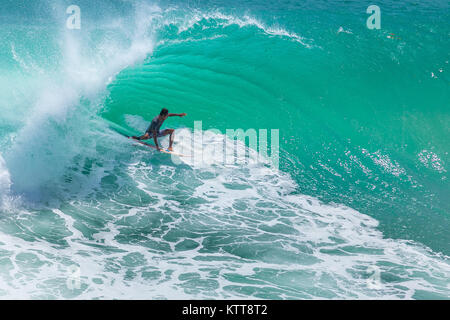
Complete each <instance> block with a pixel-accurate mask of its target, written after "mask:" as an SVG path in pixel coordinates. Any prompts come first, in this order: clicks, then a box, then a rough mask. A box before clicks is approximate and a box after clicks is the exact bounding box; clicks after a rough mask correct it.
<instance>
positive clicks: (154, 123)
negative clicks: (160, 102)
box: [146, 116, 164, 137]
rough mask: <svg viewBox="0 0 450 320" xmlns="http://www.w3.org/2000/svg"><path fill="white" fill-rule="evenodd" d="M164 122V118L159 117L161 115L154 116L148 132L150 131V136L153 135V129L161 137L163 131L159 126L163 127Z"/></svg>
mask: <svg viewBox="0 0 450 320" xmlns="http://www.w3.org/2000/svg"><path fill="white" fill-rule="evenodd" d="M163 122H164V120H161V119H159V116H156V117H154V118H153V120H152V122H151V123H150V126H149V127H148V129H147V131H146V133H148V134H149V135H150V137H153V131H156V136H157V137H161V136H162V134H163V132H162V131H160V130H159V128H161V125H162V124H163Z"/></svg>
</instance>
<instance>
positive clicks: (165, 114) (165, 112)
mask: <svg viewBox="0 0 450 320" xmlns="http://www.w3.org/2000/svg"><path fill="white" fill-rule="evenodd" d="M159 116H160V117H161V118H163V119H166V118H167V117H168V116H169V110H167V109H166V108H162V109H161V112H160V113H159Z"/></svg>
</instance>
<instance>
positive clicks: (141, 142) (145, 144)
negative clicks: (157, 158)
mask: <svg viewBox="0 0 450 320" xmlns="http://www.w3.org/2000/svg"><path fill="white" fill-rule="evenodd" d="M119 133H120V134H121V135H123V136H124V137H126V138H128V139H130V140H132V141H134V142H137V143H139V144H141V145H143V146H146V147H149V148H153V149H155V150H156V146H153V145H151V144H148V143H145V142H143V141H141V140H136V139H133V138H132V137H130V136H127V135H126V134H123V133H121V132H119ZM159 151H161V152H162V153H167V154H171V155H174V156H178V157H190V156H188V155H185V154H181V153H176V152H173V151H169V150H167V149H162V148H161V149H159Z"/></svg>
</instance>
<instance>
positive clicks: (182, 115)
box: [168, 113, 187, 117]
mask: <svg viewBox="0 0 450 320" xmlns="http://www.w3.org/2000/svg"><path fill="white" fill-rule="evenodd" d="M186 115H187V114H186V113H169V114H168V116H169V117H184V116H186Z"/></svg>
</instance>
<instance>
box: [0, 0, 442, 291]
mask: <svg viewBox="0 0 450 320" xmlns="http://www.w3.org/2000/svg"><path fill="white" fill-rule="evenodd" d="M71 4H73V3H72V2H70V1H34V2H33V3H28V2H26V1H3V2H2V11H0V23H1V28H0V34H1V37H2V41H1V42H0V71H1V72H0V98H1V99H0V108H1V110H2V112H1V114H0V213H1V214H0V298H11V297H12V298H34V299H57V298H77V299H85V298H119V299H130V298H145V299H174V298H188V299H190V298H194V299H201V298H208V299H209V298H213V299H217V298H244V299H247V298H271V299H312V298H315V299H317V298H320V299H323V298H325V299H354V298H370V299H372V298H394V299H403V298H407V299H430V298H441V299H442V298H444V299H448V298H449V297H450V280H449V279H450V265H449V255H450V245H449V244H450V234H449V232H448V230H449V228H450V215H449V212H450V207H449V203H448V194H449V191H450V185H449V182H448V178H449V177H448V170H449V168H448V163H449V161H450V158H449V154H448V150H449V147H450V143H449V139H448V136H449V126H448V123H450V113H449V109H448V102H449V101H450V99H449V98H450V91H449V89H448V88H449V79H450V78H449V71H450V69H449V68H450V66H449V60H450V54H449V52H450V42H449V34H450V28H449V25H448V20H449V18H450V16H449V15H450V14H449V12H450V11H449V4H448V2H446V1H421V2H415V1H401V2H399V1H381V2H379V3H377V4H378V5H379V6H380V8H381V29H380V30H369V29H368V28H367V27H366V20H367V17H368V16H369V15H368V14H367V13H366V8H367V7H368V6H369V5H370V4H372V3H369V2H367V3H366V2H361V1H301V2H300V1H271V2H266V1H261V0H258V1H257V0H252V1H188V2H179V1H169V2H167V1H164V2H145V1H141V2H138V1H135V2H131V1H102V2H100V1H98V2H97V1H96V2H92V1H77V5H78V6H79V7H80V9H81V29H80V30H69V29H67V28H66V27H65V26H66V19H67V17H68V16H69V15H68V14H66V8H67V7H68V6H69V5H71ZM392 34H393V35H392ZM163 106H164V107H166V108H168V109H169V110H170V111H171V112H176V113H179V112H186V113H187V114H188V116H187V117H186V118H170V119H169V120H167V122H166V123H165V124H164V125H165V126H166V127H167V126H169V127H174V128H176V129H177V130H176V140H175V150H183V153H184V152H186V153H190V152H192V153H193V154H194V153H196V152H199V151H201V150H205V149H207V148H211V147H215V146H217V149H216V151H217V150H218V151H217V152H216V153H215V154H204V155H203V160H204V161H203V162H202V163H198V162H196V161H195V159H194V158H190V157H186V158H182V159H181V160H180V159H172V158H171V157H170V156H168V155H164V154H156V153H155V152H154V151H152V150H149V149H145V148H143V147H138V146H135V145H133V144H132V143H130V141H129V140H127V139H125V138H124V137H123V136H121V135H118V134H117V132H116V131H115V130H119V131H122V132H127V133H128V134H138V133H140V132H142V131H143V130H145V128H146V127H147V125H148V122H149V121H150V120H151V119H152V118H153V117H154V116H155V115H156V114H157V113H158V112H159V110H160V109H161V107H163ZM195 121H202V129H203V131H202V132H200V137H201V139H200V140H199V139H198V137H199V136H196V133H195V131H194V129H195ZM112 128H114V129H115V130H112ZM238 128H241V129H243V130H248V129H250V130H251V129H254V130H256V131H257V132H259V131H258V130H260V129H267V130H269V132H270V130H271V129H278V130H279V166H278V168H277V167H274V166H273V165H272V166H271V165H270V164H269V163H268V162H267V161H260V162H258V161H256V162H252V163H250V164H249V163H247V162H245V161H243V160H244V159H241V158H239V157H241V156H239V154H243V153H245V152H247V153H248V158H249V159H250V160H254V159H255V158H257V155H255V150H253V149H252V146H251V144H250V142H249V141H248V140H246V141H243V142H242V141H241V142H238V143H237V144H236V153H237V158H238V160H239V161H236V162H234V163H231V164H230V163H223V162H221V161H217V159H223V155H224V150H223V149H221V146H222V143H223V141H226V142H227V143H230V137H227V136H226V135H225V132H226V130H227V129H238ZM208 129H216V131H215V132H213V131H207V130H208ZM194 140H195V142H194ZM273 140H276V139H275V138H274V139H271V138H270V134H269V141H268V145H269V146H271V145H273V143H274V142H275V141H273ZM162 144H163V145H165V146H167V144H168V140H167V139H162ZM188 151H189V152H188ZM269 154H271V153H270V152H269ZM241 160H242V161H241ZM247 160H248V159H247Z"/></svg>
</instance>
